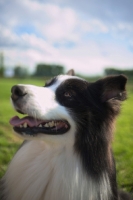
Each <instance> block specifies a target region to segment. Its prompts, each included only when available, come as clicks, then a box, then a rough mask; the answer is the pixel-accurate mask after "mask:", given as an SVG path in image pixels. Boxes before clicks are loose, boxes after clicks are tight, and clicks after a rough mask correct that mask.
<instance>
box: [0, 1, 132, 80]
mask: <svg viewBox="0 0 133 200" xmlns="http://www.w3.org/2000/svg"><path fill="white" fill-rule="evenodd" d="M0 51H2V52H4V56H5V65H6V66H7V67H9V66H11V67H14V66H15V65H18V64H19V65H22V66H27V67H28V69H29V71H31V72H32V71H34V69H35V66H36V64H38V63H40V62H46V63H54V64H61V65H63V66H65V69H66V70H68V69H70V68H73V69H75V71H77V72H78V73H82V74H84V75H88V76H89V75H97V74H102V73H103V72H104V68H107V67H117V68H121V69H125V68H127V69H131V68H133V1H132V0H126V1H125V0H110V1H109V0H93V1H92V0H82V1H81V0H80V1H76V0H73V1H72V0H53V1H52V0H49V1H47V0H40V1H39V0H23V1H20V0H12V1H10V0H0Z"/></svg>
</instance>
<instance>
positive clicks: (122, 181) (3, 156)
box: [0, 78, 133, 191]
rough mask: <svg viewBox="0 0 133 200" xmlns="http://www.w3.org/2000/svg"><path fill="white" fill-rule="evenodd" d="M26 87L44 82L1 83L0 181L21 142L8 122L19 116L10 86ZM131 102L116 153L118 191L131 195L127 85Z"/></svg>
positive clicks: (132, 120) (132, 137) (132, 113)
mask: <svg viewBox="0 0 133 200" xmlns="http://www.w3.org/2000/svg"><path fill="white" fill-rule="evenodd" d="M18 83H24V84H34V85H38V86H42V85H44V80H35V79H31V80H26V79H20V80H19V79H2V78H0V177H2V175H3V174H4V172H5V171H6V169H7V165H8V163H9V162H10V160H11V159H12V157H13V155H14V153H15V152H16V150H17V149H18V147H19V145H20V144H21V142H22V140H20V139H19V138H18V137H16V136H15V135H14V133H13V131H12V128H11V126H10V124H9V119H10V118H11V117H13V116H15V115H16V112H15V111H14V110H13V108H12V106H11V104H10V90H11V86H12V85H15V84H18ZM127 90H128V94H129V95H128V96H129V97H128V100H127V101H126V102H124V103H123V104H122V111H121V114H120V116H119V117H118V119H117V122H116V130H115V134H114V140H113V150H114V154H115V160H116V167H117V180H118V184H119V187H122V188H124V189H125V190H128V191H131V190H132V189H133V176H132V174H133V106H132V102H133V86H132V84H130V85H128V89H127Z"/></svg>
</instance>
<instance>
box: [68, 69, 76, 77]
mask: <svg viewBox="0 0 133 200" xmlns="http://www.w3.org/2000/svg"><path fill="white" fill-rule="evenodd" d="M67 75H70V76H74V75H75V72H74V70H73V69H70V70H69V71H68V72H67Z"/></svg>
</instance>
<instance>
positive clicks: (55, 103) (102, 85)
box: [10, 70, 127, 142]
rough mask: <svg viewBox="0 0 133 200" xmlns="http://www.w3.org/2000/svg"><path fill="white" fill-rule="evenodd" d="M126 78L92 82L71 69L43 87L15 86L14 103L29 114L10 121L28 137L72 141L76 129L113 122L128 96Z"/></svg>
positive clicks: (12, 98)
mask: <svg viewBox="0 0 133 200" xmlns="http://www.w3.org/2000/svg"><path fill="white" fill-rule="evenodd" d="M126 81H127V78H126V77H125V76H124V75H119V76H108V77H105V78H103V79H100V80H98V81H96V82H94V83H89V82H87V81H86V80H84V79H81V78H79V77H77V76H74V72H73V70H71V71H69V72H68V74H67V75H59V76H57V77H54V78H53V79H51V80H50V81H49V82H47V83H46V85H45V86H44V87H37V86H32V85H21V84H19V85H15V86H13V87H12V89H11V92H12V95H11V100H12V104H13V106H14V108H15V109H16V110H17V111H18V112H20V113H22V114H26V115H27V116H25V117H24V118H22V119H20V118H19V117H17V116H16V117H14V118H12V119H11V120H10V123H11V125H12V126H13V128H14V130H15V132H17V133H18V134H19V135H21V136H22V137H24V138H25V139H27V138H30V139H32V138H44V139H45V138H49V139H50V140H51V138H54V140H56V139H55V138H56V137H57V135H60V138H62V137H63V139H64V136H65V137H67V138H69V142H71V141H73V139H72V138H73V137H75V133H76V132H77V131H81V132H82V130H83V129H89V130H91V129H94V128H95V129H98V128H100V126H101V125H102V126H103V124H104V126H105V122H106V121H107V123H108V122H109V120H110V122H113V119H114V118H115V116H116V115H117V114H118V113H119V107H120V106H119V105H120V102H121V101H123V100H125V99H126V91H125V84H126ZM32 136H33V137H32ZM57 138H58V137H57ZM64 142H65V141H64Z"/></svg>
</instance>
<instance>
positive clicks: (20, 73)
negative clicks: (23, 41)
mask: <svg viewBox="0 0 133 200" xmlns="http://www.w3.org/2000/svg"><path fill="white" fill-rule="evenodd" d="M5 70H6V69H5V68H4V67H3V66H2V67H1V66H0V76H4V71H5ZM59 74H64V67H63V66H62V65H56V64H45V63H40V64H38V65H37V66H36V68H35V71H34V72H33V73H32V74H30V73H29V70H28V67H24V66H20V65H18V66H15V67H14V69H13V76H14V77H18V78H26V77H29V76H32V77H53V76H57V75H59Z"/></svg>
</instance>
